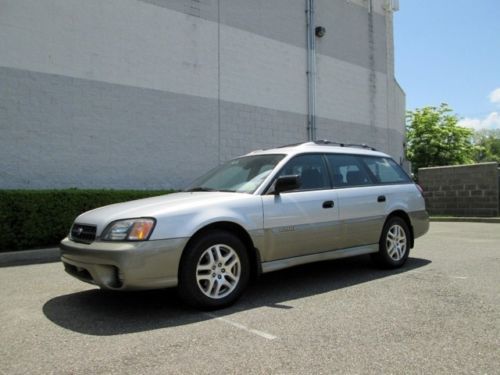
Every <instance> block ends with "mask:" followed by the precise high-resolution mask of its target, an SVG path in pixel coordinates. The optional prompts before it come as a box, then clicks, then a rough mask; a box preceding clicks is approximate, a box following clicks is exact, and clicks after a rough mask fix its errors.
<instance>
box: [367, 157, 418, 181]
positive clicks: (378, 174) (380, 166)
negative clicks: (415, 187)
mask: <svg viewBox="0 0 500 375" xmlns="http://www.w3.org/2000/svg"><path fill="white" fill-rule="evenodd" d="M362 159H363V161H364V162H365V164H366V165H367V167H368V168H369V169H370V172H371V173H372V174H373V175H374V176H375V178H376V180H377V182H378V183H381V184H395V183H405V182H411V180H410V178H409V177H408V175H407V174H406V173H405V172H404V171H403V170H402V169H401V167H400V166H399V165H397V164H396V162H395V161H394V160H392V159H389V158H382V157H362Z"/></svg>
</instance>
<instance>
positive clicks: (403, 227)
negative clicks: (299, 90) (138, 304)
mask: <svg viewBox="0 0 500 375" xmlns="http://www.w3.org/2000/svg"><path fill="white" fill-rule="evenodd" d="M428 228H429V219H428V215H427V212H426V210H425V203H424V199H423V197H422V191H421V190H420V188H419V187H418V185H416V184H415V183H413V181H412V180H411V179H410V177H408V175H407V174H406V173H405V172H404V171H403V170H402V169H401V168H400V166H399V165H398V164H397V163H396V162H394V160H392V159H391V157H390V156H388V155H386V154H384V153H381V152H378V151H375V150H374V149H371V148H369V147H367V146H364V145H360V146H357V145H344V144H337V143H331V142H328V141H318V142H308V143H303V144H298V145H291V146H284V147H279V148H274V149H270V150H259V151H254V152H251V153H250V154H247V155H245V156H242V157H239V158H237V159H234V160H230V161H228V162H227V163H225V164H223V165H221V166H219V167H217V168H215V169H214V170H212V171H210V172H208V173H207V174H206V175H205V176H203V177H201V178H199V179H198V180H197V181H195V182H194V183H193V185H192V186H190V187H189V188H188V189H186V190H185V191H183V192H178V193H174V194H168V195H164V196H158V197H154V198H147V199H141V200H136V201H132V202H126V203H119V204H113V205H110V206H105V207H101V208H98V209H95V210H92V211H88V212H85V213H84V214H82V215H80V216H78V217H77V218H76V220H75V222H74V224H73V226H72V227H71V231H70V234H69V235H68V237H67V238H65V239H63V240H62V241H61V245H60V247H61V259H62V262H63V264H64V267H65V270H66V271H67V272H68V273H69V274H70V275H72V276H74V277H76V278H78V279H80V280H82V281H86V282H89V283H92V284H96V285H98V286H99V287H101V288H104V289H111V290H133V289H158V288H166V287H175V286H177V287H178V291H179V294H180V296H181V297H182V298H183V299H184V300H185V301H186V302H187V303H189V304H190V305H193V306H196V307H202V308H218V307H222V306H226V305H228V304H231V303H232V302H234V301H235V300H236V299H237V298H238V297H239V296H240V295H241V294H242V292H243V290H244V289H245V287H246V286H247V284H248V282H249V280H250V278H251V277H253V276H256V275H258V274H259V273H265V272H271V271H276V270H280V269H283V268H287V267H292V266H296V265H299V264H304V263H310V262H316V261H322V260H328V259H335V258H344V257H349V256H356V255H361V254H371V256H372V258H373V260H374V261H375V262H376V263H377V264H378V265H379V266H381V267H385V268H396V267H401V266H402V265H403V264H404V263H405V261H406V259H407V258H408V254H409V252H410V249H411V248H412V247H413V244H414V240H415V238H417V237H419V236H421V235H423V234H424V233H426V232H427V230H428Z"/></svg>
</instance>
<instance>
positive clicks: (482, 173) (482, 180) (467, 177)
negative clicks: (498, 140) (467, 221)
mask: <svg viewBox="0 0 500 375" xmlns="http://www.w3.org/2000/svg"><path fill="white" fill-rule="evenodd" d="M418 180H419V184H420V185H421V186H422V188H423V189H424V196H425V201H426V206H427V210H428V211H429V213H430V214H431V215H452V216H499V214H500V212H499V209H500V208H499V200H500V191H499V182H500V169H498V163H481V164H473V165H457V166H451V167H432V168H420V169H419V170H418Z"/></svg>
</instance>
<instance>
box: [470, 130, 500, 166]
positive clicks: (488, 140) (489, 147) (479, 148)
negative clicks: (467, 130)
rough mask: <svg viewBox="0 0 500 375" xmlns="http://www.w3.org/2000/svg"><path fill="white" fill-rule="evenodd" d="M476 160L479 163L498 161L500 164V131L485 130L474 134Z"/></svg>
mask: <svg viewBox="0 0 500 375" xmlns="http://www.w3.org/2000/svg"><path fill="white" fill-rule="evenodd" d="M473 139H474V144H475V145H476V150H475V152H474V160H475V161H476V162H478V163H483V162H487V161H496V162H498V163H500V129H494V130H489V129H483V130H479V131H477V132H475V133H474V137H473Z"/></svg>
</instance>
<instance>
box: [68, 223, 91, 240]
mask: <svg viewBox="0 0 500 375" xmlns="http://www.w3.org/2000/svg"><path fill="white" fill-rule="evenodd" d="M96 229H97V228H96V226H95V225H84V224H76V223H75V224H73V226H72V227H71V236H70V238H71V239H72V240H73V241H76V242H83V243H92V242H94V240H95V233H96Z"/></svg>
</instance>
